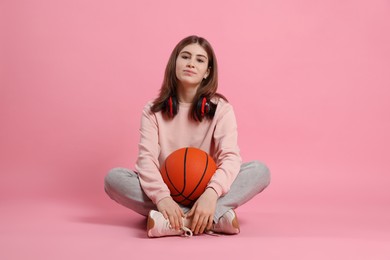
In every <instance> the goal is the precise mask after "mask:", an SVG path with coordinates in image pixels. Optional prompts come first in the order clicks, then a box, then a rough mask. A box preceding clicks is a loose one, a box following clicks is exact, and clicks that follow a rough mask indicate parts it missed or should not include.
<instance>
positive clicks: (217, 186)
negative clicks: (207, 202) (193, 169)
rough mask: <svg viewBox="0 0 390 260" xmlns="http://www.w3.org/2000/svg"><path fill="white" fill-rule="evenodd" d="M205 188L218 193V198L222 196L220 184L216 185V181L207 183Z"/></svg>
mask: <svg viewBox="0 0 390 260" xmlns="http://www.w3.org/2000/svg"><path fill="white" fill-rule="evenodd" d="M207 188H212V189H213V190H215V192H216V193H217V195H218V198H219V197H221V196H222V187H221V186H220V185H218V184H217V183H215V182H212V183H209V185H207V187H206V189H207Z"/></svg>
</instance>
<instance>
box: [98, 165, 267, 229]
mask: <svg viewBox="0 0 390 260" xmlns="http://www.w3.org/2000/svg"><path fill="white" fill-rule="evenodd" d="M269 183H270V173H269V170H268V168H267V167H266V166H265V165H264V164H262V163H260V162H258V161H252V162H248V163H243V164H242V165H241V169H240V173H239V174H238V175H237V178H236V179H235V180H234V182H233V184H232V186H231V187H230V190H229V192H228V193H227V194H225V195H224V196H222V197H220V198H219V199H218V201H217V205H216V210H215V215H214V221H215V222H218V219H219V218H220V217H221V216H222V215H223V214H225V213H226V212H227V211H228V210H229V209H235V208H237V207H238V206H240V205H242V204H244V203H246V202H247V201H249V200H250V199H252V198H253V197H254V196H255V195H256V194H258V193H260V192H261V191H263V190H264V189H265V188H266V187H267V186H268V185H269ZM104 189H105V191H106V193H107V194H108V196H110V198H111V199H113V200H115V201H116V202H118V203H119V204H121V205H123V206H125V207H127V208H129V209H131V210H133V211H135V212H137V213H139V214H141V215H144V216H147V215H148V213H149V211H150V210H152V209H154V210H157V207H156V205H155V204H154V203H153V202H152V201H151V200H150V199H149V198H148V196H146V194H145V193H144V191H143V190H142V187H141V185H140V182H139V179H138V175H137V174H136V173H135V172H134V171H131V170H128V169H125V168H114V169H112V170H111V171H110V172H109V173H108V174H107V176H106V178H105V182H104ZM180 207H181V208H182V209H183V211H184V213H186V212H187V211H188V210H190V208H188V207H186V206H183V205H180Z"/></svg>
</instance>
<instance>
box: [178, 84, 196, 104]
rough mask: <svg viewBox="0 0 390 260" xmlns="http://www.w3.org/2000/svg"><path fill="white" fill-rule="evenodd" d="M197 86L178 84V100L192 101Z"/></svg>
mask: <svg viewBox="0 0 390 260" xmlns="http://www.w3.org/2000/svg"><path fill="white" fill-rule="evenodd" d="M198 87H199V85H198V86H183V85H180V86H179V88H178V98H179V101H180V102H183V103H192V101H193V100H194V97H195V95H196V91H197V89H198Z"/></svg>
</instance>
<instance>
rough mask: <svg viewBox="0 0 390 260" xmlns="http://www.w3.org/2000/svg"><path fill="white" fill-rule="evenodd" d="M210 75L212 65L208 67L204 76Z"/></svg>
mask: <svg viewBox="0 0 390 260" xmlns="http://www.w3.org/2000/svg"><path fill="white" fill-rule="evenodd" d="M209 75H210V67H209V68H208V69H207V71H206V73H205V74H204V76H203V78H204V79H207V77H208V76H209Z"/></svg>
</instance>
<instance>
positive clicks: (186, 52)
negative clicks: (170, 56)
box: [180, 51, 207, 60]
mask: <svg viewBox="0 0 390 260" xmlns="http://www.w3.org/2000/svg"><path fill="white" fill-rule="evenodd" d="M182 53H185V54H189V55H192V53H191V52H189V51H182V52H180V54H182ZM196 56H200V57H203V58H205V59H206V60H207V56H205V55H203V54H197V55H196Z"/></svg>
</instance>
